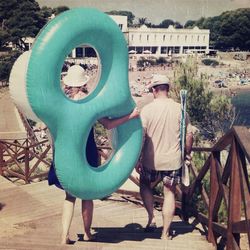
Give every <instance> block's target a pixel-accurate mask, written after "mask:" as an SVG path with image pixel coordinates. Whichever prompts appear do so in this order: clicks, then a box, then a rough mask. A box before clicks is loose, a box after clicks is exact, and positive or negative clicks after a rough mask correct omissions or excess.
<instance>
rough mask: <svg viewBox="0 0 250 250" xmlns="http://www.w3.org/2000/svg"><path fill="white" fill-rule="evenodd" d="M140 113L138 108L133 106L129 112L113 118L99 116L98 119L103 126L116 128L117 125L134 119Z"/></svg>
mask: <svg viewBox="0 0 250 250" xmlns="http://www.w3.org/2000/svg"><path fill="white" fill-rule="evenodd" d="M139 115H140V113H139V110H138V109H137V108H135V109H134V110H133V111H132V112H131V113H130V114H128V115H125V116H122V117H119V118H115V119H109V118H106V117H105V118H101V119H99V120H98V121H99V122H100V123H101V124H102V125H103V126H104V128H106V129H108V130H110V129H113V128H116V127H117V126H119V125H121V124H123V123H125V122H127V121H129V120H131V119H134V118H136V117H138V116H139Z"/></svg>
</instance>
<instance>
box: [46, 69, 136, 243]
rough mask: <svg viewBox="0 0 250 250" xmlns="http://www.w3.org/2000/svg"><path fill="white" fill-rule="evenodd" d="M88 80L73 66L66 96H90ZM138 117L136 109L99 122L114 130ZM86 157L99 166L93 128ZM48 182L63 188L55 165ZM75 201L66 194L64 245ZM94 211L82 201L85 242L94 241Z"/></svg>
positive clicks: (64, 80)
mask: <svg viewBox="0 0 250 250" xmlns="http://www.w3.org/2000/svg"><path fill="white" fill-rule="evenodd" d="M88 80H89V77H88V76H87V75H85V71H84V69H83V68H82V67H81V66H79V65H74V66H71V67H70V68H69V70H68V72H67V75H66V76H65V77H64V79H63V82H64V84H65V87H64V92H65V94H66V95H67V96H68V97H69V98H71V99H73V100H79V99H82V98H84V97H85V96H86V95H87V94H88V85H87V82H88ZM138 116H139V112H138V110H137V108H135V109H134V110H133V111H132V112H131V113H130V114H128V115H125V116H123V117H120V118H117V119H108V118H102V119H100V120H99V122H100V123H101V124H102V125H103V126H104V127H105V128H106V129H112V128H115V127H117V126H119V125H121V124H123V123H125V122H127V121H128V120H130V119H133V118H136V117H138ZM86 157H87V160H88V163H89V164H90V165H91V166H92V167H97V166H98V151H97V147H96V143H95V140H94V131H93V128H92V129H91V131H90V134H89V136H88V140H87V147H86ZM53 162H54V161H53ZM48 181H49V185H56V186H57V187H59V188H62V186H61V185H60V182H59V180H58V179H57V176H56V173H55V168H54V164H52V167H51V168H50V171H49V176H48ZM75 201H76V198H75V197H73V196H72V195H70V194H69V193H67V192H66V198H65V201H64V205H63V213H62V235H61V243H62V244H69V243H70V239H69V228H70V225H71V221H72V218H73V213H74V206H75ZM93 209H94V204H93V201H92V200H82V219H83V226H84V236H83V239H84V240H85V241H90V240H93V239H94V236H93V235H92V234H91V224H92V218H93Z"/></svg>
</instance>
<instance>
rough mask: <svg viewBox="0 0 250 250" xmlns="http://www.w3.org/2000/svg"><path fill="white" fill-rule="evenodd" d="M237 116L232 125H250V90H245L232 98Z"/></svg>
mask: <svg viewBox="0 0 250 250" xmlns="http://www.w3.org/2000/svg"><path fill="white" fill-rule="evenodd" d="M232 104H233V105H234V107H235V109H236V114H237V118H236V120H235V123H234V125H240V126H248V127H250V90H246V91H244V92H241V93H239V94H237V95H236V96H234V97H233V98H232Z"/></svg>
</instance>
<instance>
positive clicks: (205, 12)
mask: <svg viewBox="0 0 250 250" xmlns="http://www.w3.org/2000/svg"><path fill="white" fill-rule="evenodd" d="M36 1H37V2H38V3H39V4H40V6H41V7H42V6H49V7H57V6H60V5H66V6H68V7H70V8H73V7H94V8H97V9H99V10H101V11H110V10H128V11H131V12H132V13H133V14H134V15H135V16H136V17H137V18H140V17H146V18H147V20H148V21H149V22H152V23H153V24H159V23H160V22H161V21H163V20H164V19H172V20H174V21H179V22H181V23H182V24H184V23H185V22H186V21H187V20H190V19H191V20H197V19H199V18H200V17H202V16H203V17H209V16H216V15H220V14H221V13H222V12H224V11H227V10H233V9H237V8H250V0H36Z"/></svg>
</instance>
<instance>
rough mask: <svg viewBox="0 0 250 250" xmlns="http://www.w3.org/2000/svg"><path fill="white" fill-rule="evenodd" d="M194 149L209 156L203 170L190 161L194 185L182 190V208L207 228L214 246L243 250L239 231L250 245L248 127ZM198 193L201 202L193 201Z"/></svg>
mask: <svg viewBox="0 0 250 250" xmlns="http://www.w3.org/2000/svg"><path fill="white" fill-rule="evenodd" d="M194 151H196V152H205V151H206V152H209V156H208V158H207V160H206V162H205V164H204V166H203V167H202V168H201V169H200V170H198V169H197V168H196V167H195V166H194V164H191V167H190V172H191V177H192V182H191V185H190V186H189V188H187V189H183V190H182V191H183V202H182V207H183V209H182V211H183V213H184V215H185V217H186V219H187V218H188V215H189V214H192V215H194V216H195V217H196V218H197V219H198V221H199V222H200V223H201V224H202V225H203V226H204V228H205V229H207V233H208V241H209V242H211V243H213V244H214V245H218V244H221V245H222V246H223V244H224V245H226V249H228V250H229V249H240V234H243V233H244V234H247V237H248V243H249V246H250V186H249V173H248V169H247V167H249V162H250V132H249V131H248V129H247V128H245V127H233V128H232V129H231V130H230V131H229V132H228V133H227V134H226V135H225V136H223V137H222V138H221V139H220V140H219V141H218V142H217V143H216V144H215V145H214V146H213V147H212V148H194ZM247 162H248V163H247ZM207 180H208V183H206V182H207ZM207 184H208V185H207ZM197 195H200V197H201V201H199V202H198V203H197V204H195V205H194V204H191V203H192V201H194V198H195V197H196V198H197ZM200 202H202V204H203V206H202V208H203V209H202V210H203V211H201V209H200V207H201V206H199V205H200ZM220 211H224V216H223V217H224V221H223V220H221V219H222V218H220V217H221V216H220V214H219V212H220Z"/></svg>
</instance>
